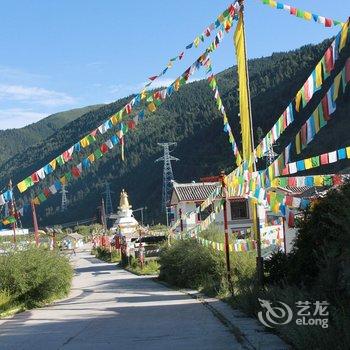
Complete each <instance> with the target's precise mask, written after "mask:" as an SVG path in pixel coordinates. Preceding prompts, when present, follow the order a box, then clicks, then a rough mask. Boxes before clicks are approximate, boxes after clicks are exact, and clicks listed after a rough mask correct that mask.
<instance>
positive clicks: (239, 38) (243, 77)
mask: <svg viewBox="0 0 350 350" xmlns="http://www.w3.org/2000/svg"><path fill="white" fill-rule="evenodd" d="M234 42H235V47H236V56H237V72H238V82H239V84H238V88H239V112H240V120H241V129H242V146H243V160H249V157H250V155H251V153H252V151H253V144H252V139H251V125H250V123H251V120H250V101H249V94H248V81H247V77H248V74H247V66H246V64H247V57H246V52H245V34H244V23H243V14H242V13H240V15H239V21H238V24H237V28H236V32H235V36H234Z"/></svg>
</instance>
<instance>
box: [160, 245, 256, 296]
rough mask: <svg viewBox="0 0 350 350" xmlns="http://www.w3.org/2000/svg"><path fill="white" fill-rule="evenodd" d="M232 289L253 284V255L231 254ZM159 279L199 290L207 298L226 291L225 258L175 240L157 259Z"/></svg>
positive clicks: (209, 250) (213, 251)
mask: <svg viewBox="0 0 350 350" xmlns="http://www.w3.org/2000/svg"><path fill="white" fill-rule="evenodd" d="M230 258H231V271H232V273H231V276H232V282H233V287H234V289H235V290H239V289H241V288H246V287H249V286H251V285H252V284H254V276H255V254H247V253H246V254H242V253H234V254H230ZM159 262H160V273H159V278H160V279H162V280H164V281H166V282H168V283H170V284H174V285H176V286H179V287H187V288H195V289H201V290H203V291H204V292H206V293H208V294H210V295H219V294H220V295H225V294H227V292H228V284H227V272H226V263H225V256H224V254H223V253H222V252H217V251H215V250H213V249H211V248H208V247H204V246H202V245H201V244H199V243H198V242H197V241H195V240H184V241H175V242H174V244H173V245H172V246H170V247H165V248H164V249H163V250H162V253H161V256H160V260H159Z"/></svg>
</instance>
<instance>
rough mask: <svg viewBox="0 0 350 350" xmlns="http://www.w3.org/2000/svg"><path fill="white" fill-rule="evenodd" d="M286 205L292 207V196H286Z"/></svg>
mask: <svg viewBox="0 0 350 350" xmlns="http://www.w3.org/2000/svg"><path fill="white" fill-rule="evenodd" d="M286 205H287V206H289V207H291V206H292V205H293V197H292V196H286Z"/></svg>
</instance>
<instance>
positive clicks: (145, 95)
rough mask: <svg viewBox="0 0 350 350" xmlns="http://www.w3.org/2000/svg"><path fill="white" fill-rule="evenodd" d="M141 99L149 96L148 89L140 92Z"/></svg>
mask: <svg viewBox="0 0 350 350" xmlns="http://www.w3.org/2000/svg"><path fill="white" fill-rule="evenodd" d="M140 96H141V100H144V99H145V98H146V97H147V93H146V89H143V90H142V91H141V93H140Z"/></svg>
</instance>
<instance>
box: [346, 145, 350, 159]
mask: <svg viewBox="0 0 350 350" xmlns="http://www.w3.org/2000/svg"><path fill="white" fill-rule="evenodd" d="M346 157H347V158H348V159H350V147H346Z"/></svg>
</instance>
